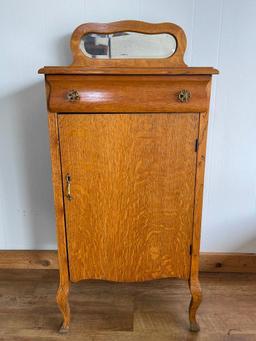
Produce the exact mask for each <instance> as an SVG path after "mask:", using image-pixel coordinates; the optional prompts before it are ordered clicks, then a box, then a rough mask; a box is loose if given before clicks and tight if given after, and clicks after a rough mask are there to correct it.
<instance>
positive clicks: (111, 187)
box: [58, 114, 199, 281]
mask: <svg viewBox="0 0 256 341" xmlns="http://www.w3.org/2000/svg"><path fill="white" fill-rule="evenodd" d="M198 120H199V115H198V114H61V115H58V124H59V134H60V147H61V148H60V149H61V162H62V174H63V188H64V193H65V194H67V190H68V188H67V183H66V175H67V174H69V175H70V177H71V183H70V193H71V196H72V200H69V199H68V198H67V197H66V196H65V199H64V200H65V216H66V233H67V245H68V259H69V267H70V278H71V281H78V280H80V279H86V278H95V279H96V278H97V279H108V280H114V281H139V280H148V279H154V278H163V277H181V278H188V276H189V271H190V245H191V241H192V225H193V204H194V187H195V171H196V152H195V142H196V139H197V136H198Z"/></svg>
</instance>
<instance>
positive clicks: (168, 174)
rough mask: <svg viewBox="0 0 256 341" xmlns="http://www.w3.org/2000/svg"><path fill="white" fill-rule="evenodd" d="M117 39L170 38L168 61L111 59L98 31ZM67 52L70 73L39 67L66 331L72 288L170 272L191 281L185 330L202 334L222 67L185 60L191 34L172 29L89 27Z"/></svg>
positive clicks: (76, 36) (132, 24) (76, 33)
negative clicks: (209, 153) (210, 159)
mask: <svg viewBox="0 0 256 341" xmlns="http://www.w3.org/2000/svg"><path fill="white" fill-rule="evenodd" d="M91 32H94V33H93V34H94V35H92V34H91ZM120 32H121V33H122V32H126V35H125V39H127V37H126V36H127V34H128V33H129V32H140V33H145V34H147V35H149V34H161V33H165V34H166V32H167V33H168V34H169V35H172V36H174V37H175V39H176V44H177V46H176V47H175V50H174V49H173V50H172V54H171V55H170V56H167V57H165V58H146V57H143V58H128V57H129V56H128V57H127V58H113V59H112V58H110V57H109V56H110V52H111V51H109V48H110V44H109V43H108V45H107V46H103V47H101V49H99V44H97V34H103V33H104V34H106V35H107V34H108V36H107V39H108V41H109V40H110V39H114V38H113V37H116V36H117V35H115V33H118V34H119V36H118V37H120V36H122V34H120ZM86 34H90V36H89V38H90V39H89V38H88V39H87V38H86ZM101 38H102V37H101ZM129 39H133V37H130V38H129ZM81 41H82V43H83V44H84V45H83V48H81ZM120 41H121V40H119V42H120ZM86 42H88V44H89V45H88V46H89V47H88V46H86ZM113 42H114V40H113ZM113 46H114V45H113ZM71 47H72V51H73V55H74V62H73V64H72V65H71V66H69V67H44V68H43V69H40V71H39V72H40V73H44V74H45V81H46V90H47V104H48V110H49V132H50V149H51V157H52V177H53V185H54V198H55V209H56V223H57V236H58V256H59V266H60V285H59V289H58V293H57V302H58V304H59V307H60V310H61V312H62V313H63V317H64V322H63V325H62V328H61V331H67V329H68V328H69V322H70V311H69V304H68V293H69V287H70V283H71V282H77V281H80V280H83V279H102V280H111V281H131V282H134V281H145V280H153V279H160V278H168V277H178V278H181V279H185V280H188V281H189V286H190V290H191V295H192V298H191V304H190V309H189V318H190V329H191V330H192V331H197V330H199V326H198V323H197V321H196V311H197V308H198V306H199V304H200V301H201V290H200V284H199V280H198V268H199V246H200V225H201V210H202V194H203V177H204V162H205V146H206V135H207V120H208V107H209V97H210V85H211V76H212V74H214V73H217V70H215V69H213V68H189V67H187V66H186V65H185V64H184V61H183V54H184V51H185V47H186V38H185V35H184V32H183V31H182V29H181V28H179V27H178V26H176V25H174V24H147V23H142V22H136V21H124V22H117V23H112V24H84V25H81V26H79V27H78V28H77V29H76V30H75V31H74V33H73V36H72V39H71ZM167 47H168V46H165V48H167ZM86 49H88V51H90V53H94V54H95V56H94V58H90V56H89V55H87V52H86ZM84 51H85V52H84ZM113 51H114V50H113ZM118 51H119V50H118V49H117V48H116V50H115V51H114V52H112V53H115V54H117V53H118ZM127 51H128V52H127V54H129V53H131V52H130V50H129V49H128V48H127ZM173 51H174V52H173ZM97 53H100V55H99V56H100V57H102V56H103V57H104V58H99V56H98V55H97ZM102 53H103V55H102ZM143 53H146V52H145V51H143Z"/></svg>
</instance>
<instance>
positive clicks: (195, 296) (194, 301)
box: [189, 278, 202, 332]
mask: <svg viewBox="0 0 256 341" xmlns="http://www.w3.org/2000/svg"><path fill="white" fill-rule="evenodd" d="M189 289H190V292H191V296H192V297H191V301H190V305H189V321H190V331H191V332H198V331H199V330H200V327H199V324H198V322H197V320H196V312H197V309H198V307H199V305H200V303H201V301H202V291H201V287H200V282H199V279H198V278H196V279H195V278H194V279H190V280H189Z"/></svg>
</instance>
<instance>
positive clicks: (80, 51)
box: [71, 21, 186, 67]
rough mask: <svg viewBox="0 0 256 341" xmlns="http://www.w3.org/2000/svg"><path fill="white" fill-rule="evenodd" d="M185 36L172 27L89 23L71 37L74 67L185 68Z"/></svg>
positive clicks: (124, 22)
mask: <svg viewBox="0 0 256 341" xmlns="http://www.w3.org/2000/svg"><path fill="white" fill-rule="evenodd" d="M185 49H186V36H185V33H184V31H183V30H182V28H181V27H179V26H177V25H175V24H171V23H160V24H151V23H146V22H142V21H118V22H113V23H108V24H103V23H101V24H96V23H88V24H83V25H80V26H79V27H77V28H76V29H75V31H74V32H73V34H72V37H71V50H72V53H73V64H72V65H73V66H86V67H184V66H186V64H185V63H184V60H183V57H184V53H185Z"/></svg>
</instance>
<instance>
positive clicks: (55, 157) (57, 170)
mask: <svg viewBox="0 0 256 341" xmlns="http://www.w3.org/2000/svg"><path fill="white" fill-rule="evenodd" d="M48 126H49V137H50V147H51V148H50V151H51V160H52V182H53V189H54V191H53V192H54V204H55V216H56V227H57V242H58V260H59V269H60V272H59V274H60V280H59V288H58V291H57V296H56V300H57V303H58V305H59V308H60V310H61V312H62V314H63V325H62V327H63V328H61V330H65V329H66V330H67V329H68V328H69V322H70V309H69V304H68V293H69V285H70V284H69V268H68V255H67V244H66V225H65V213H64V202H63V188H62V181H61V178H62V171H61V158H60V150H59V133H58V122H57V114H55V113H48Z"/></svg>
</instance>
